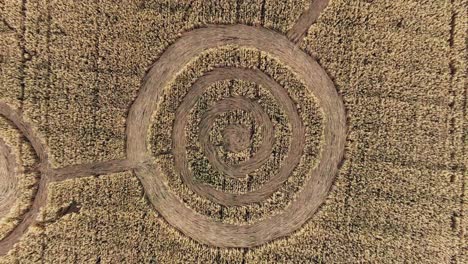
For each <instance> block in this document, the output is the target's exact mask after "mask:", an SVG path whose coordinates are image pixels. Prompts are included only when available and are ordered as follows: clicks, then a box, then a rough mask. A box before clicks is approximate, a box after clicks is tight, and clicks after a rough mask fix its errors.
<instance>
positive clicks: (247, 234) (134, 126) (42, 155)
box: [0, 0, 346, 256]
mask: <svg viewBox="0 0 468 264" xmlns="http://www.w3.org/2000/svg"><path fill="white" fill-rule="evenodd" d="M327 3H328V0H315V1H312V2H311V5H310V8H309V9H308V10H306V11H305V12H304V13H303V14H302V15H301V16H300V18H299V20H298V21H297V23H296V24H295V25H294V26H293V27H292V29H291V30H290V31H289V32H288V33H287V37H286V36H284V35H280V34H278V33H276V32H273V31H270V30H268V29H265V28H259V27H257V28H253V27H249V26H244V25H234V26H221V25H210V26H207V27H205V28H201V29H197V30H193V31H190V32H186V33H184V34H182V36H181V38H180V39H184V40H188V41H182V42H181V41H177V42H176V43H174V44H173V45H171V46H170V47H169V48H168V49H167V50H166V51H165V53H164V54H163V55H162V56H161V57H160V58H159V59H158V61H157V62H156V63H155V64H154V65H157V66H158V67H154V66H153V67H152V69H151V71H150V72H149V73H148V75H147V77H146V78H145V80H143V83H144V86H143V87H142V89H141V90H140V91H139V96H138V97H137V99H136V100H135V102H134V104H133V106H132V108H131V110H130V113H129V116H128V119H127V131H126V133H127V158H126V159H124V160H112V161H105V162H97V163H93V164H83V165H74V166H68V167H64V168H58V169H53V168H51V166H50V164H49V159H48V156H47V150H46V147H45V145H44V144H43V143H42V142H41V140H40V139H39V138H37V137H36V136H35V131H34V130H33V128H32V127H31V126H30V125H29V124H28V123H27V122H25V121H24V120H23V118H22V113H21V112H19V111H17V110H15V109H12V108H10V107H9V106H8V105H6V104H4V103H0V115H2V116H4V117H6V118H7V119H9V120H10V121H12V122H13V124H14V125H15V126H16V127H17V128H18V129H19V130H20V132H21V133H22V134H23V135H24V136H25V137H26V138H27V140H28V141H29V142H30V143H31V145H32V147H33V148H34V150H35V152H36V154H37V156H38V158H39V166H38V167H37V168H36V170H37V171H39V172H40V174H41V177H40V180H39V182H38V186H37V192H36V195H35V198H34V200H33V202H32V204H31V206H30V208H29V211H28V212H26V213H25V214H23V216H22V220H21V221H20V223H19V224H18V225H17V226H16V227H15V228H14V229H13V230H12V231H11V232H10V233H9V234H8V235H6V236H5V237H4V238H3V239H2V240H0V256H1V255H6V254H7V253H8V252H9V251H10V250H11V249H12V248H13V246H14V245H15V244H16V243H17V242H18V241H19V240H20V239H21V237H22V236H23V235H24V233H25V232H26V231H27V230H28V228H29V227H30V226H31V225H34V224H35V223H36V221H37V219H36V218H37V216H38V214H39V212H40V210H41V208H42V207H43V206H44V205H45V203H46V201H47V184H48V183H51V182H58V181H63V180H68V179H74V178H79V177H86V176H91V175H96V176H97V175H102V174H108V173H115V172H122V171H128V170H132V169H134V170H135V171H136V172H138V175H139V178H140V180H141V181H142V184H143V186H144V189H145V192H146V194H147V196H148V198H149V200H150V201H151V203H152V204H153V206H154V207H155V208H156V209H157V210H158V211H161V214H162V215H163V217H164V218H165V219H166V220H167V221H168V222H169V223H171V224H172V225H173V226H175V227H176V228H177V229H179V230H180V231H182V232H183V233H185V234H186V235H189V236H190V237H192V238H194V239H196V240H198V241H200V242H202V243H206V244H210V245H214V246H218V247H252V246H256V245H260V244H262V243H264V242H266V241H270V240H272V239H275V238H278V237H281V236H284V235H286V234H287V233H289V232H291V231H292V230H295V229H297V228H298V227H300V226H301V225H302V224H303V223H304V222H305V221H306V220H307V219H308V218H309V217H310V216H311V214H313V213H314V212H315V210H316V209H317V208H318V207H319V205H320V204H321V203H322V202H323V200H324V198H325V197H326V194H327V193H328V190H329V188H330V186H331V185H332V182H333V179H334V175H335V174H336V171H337V168H338V164H339V162H340V161H341V159H342V155H343V149H344V138H345V134H346V131H345V130H346V125H345V123H346V122H345V113H344V107H343V104H342V101H341V98H340V97H339V95H338V94H337V93H336V90H335V89H334V86H333V83H332V82H331V80H330V79H329V78H328V76H327V75H326V73H325V72H324V71H323V70H322V69H321V68H320V66H319V65H318V64H317V63H316V62H315V61H314V60H313V59H312V58H311V57H309V56H308V55H306V54H305V53H304V52H302V51H301V50H300V49H299V47H298V44H297V43H298V42H300V41H301V40H302V39H303V37H304V36H305V34H306V33H307V30H308V29H309V27H310V26H311V25H312V24H313V23H314V22H315V20H316V19H317V18H318V16H319V14H320V13H321V12H322V10H323V9H324V8H325V7H326V5H327ZM252 33H255V34H252ZM207 39H211V40H213V41H210V42H209V43H207V41H206V40H207ZM194 43H198V44H199V45H197V44H195V45H193V44H194ZM228 44H237V45H240V46H253V47H257V48H259V49H260V50H263V51H266V52H270V53H272V54H274V55H276V56H279V57H281V59H282V62H283V63H285V64H286V65H288V66H291V67H292V68H293V69H294V70H295V72H296V73H299V75H300V76H301V77H303V78H304V81H305V83H306V84H307V85H308V88H311V89H312V92H313V93H314V95H316V96H317V97H319V98H320V106H321V107H322V108H324V109H325V110H326V112H327V116H326V118H327V121H326V124H327V125H326V127H325V131H324V135H325V140H324V146H327V147H326V148H325V151H323V152H322V154H321V155H322V159H321V162H320V165H319V166H317V168H316V169H314V171H313V175H316V176H320V175H324V174H326V175H330V177H325V180H323V179H322V178H320V177H312V179H311V180H310V181H308V182H307V184H306V186H305V187H304V189H306V190H309V191H307V192H301V195H299V196H298V199H297V201H296V202H295V203H294V204H293V206H291V207H290V208H288V210H287V212H284V213H282V214H281V215H280V217H279V218H275V219H267V220H265V221H261V222H258V223H255V224H253V225H249V226H233V225H227V224H223V223H215V224H213V223H212V222H209V221H207V219H202V218H200V216H199V215H197V214H196V213H195V212H193V211H191V210H190V209H188V208H186V207H184V206H183V205H182V204H181V203H180V201H179V200H178V199H177V197H175V196H173V195H172V196H171V195H168V196H166V195H163V196H161V194H162V193H164V194H166V193H168V192H167V189H166V187H167V186H164V184H158V183H155V181H154V175H155V174H158V168H156V167H154V166H153V165H150V164H149V161H151V159H152V158H151V156H150V154H149V153H148V142H147V140H146V138H147V137H146V134H147V131H148V129H149V124H150V121H151V115H152V113H153V112H154V110H155V107H156V106H157V105H156V104H155V103H154V102H156V101H157V100H158V97H159V93H158V92H156V93H152V92H151V93H150V92H149V91H150V90H151V89H152V88H151V87H164V85H165V84H167V83H168V82H169V81H170V80H171V78H173V77H174V76H175V75H176V74H177V71H179V70H180V69H181V66H183V65H185V64H186V63H187V61H188V60H189V59H191V58H193V57H195V56H196V55H198V54H199V53H200V52H202V51H203V50H206V49H207V48H210V47H217V46H220V45H228ZM285 52H286V53H285ZM296 53H299V54H302V55H301V56H299V57H298V56H294V55H293V54H296ZM310 69H312V70H313V71H312V72H310ZM222 73H223V70H222V69H221V70H220V71H219V73H218V74H220V75H219V76H221V75H222ZM244 74H245V75H246V76H250V75H251V74H252V73H244ZM249 74H250V75H249ZM215 75H216V74H215ZM161 76H163V77H164V78H159V77H161ZM254 76H255V77H249V78H257V79H258V78H259V80H257V81H260V82H265V83H271V80H269V79H268V78H267V77H264V76H263V75H261V74H254ZM216 78H217V77H216ZM147 95H149V96H147ZM148 110H153V111H148ZM298 133H299V134H298V135H299V136H300V135H302V133H303V131H302V132H301V130H299V132H298ZM2 149H4V148H2ZM0 150H1V149H0ZM301 154H302V153H301V152H298V153H294V155H293V156H292V159H296V158H297V157H298V156H300V155H301ZM178 169H182V168H178ZM283 176H284V177H280V178H279V179H278V180H277V181H278V182H276V183H275V184H271V185H270V187H268V186H267V188H266V189H265V190H263V194H259V195H254V196H252V197H250V198H249V196H246V198H241V197H237V198H233V197H226V196H223V195H221V196H219V197H218V200H219V202H221V203H224V204H228V205H229V204H231V205H232V204H236V205H237V204H239V203H240V204H242V203H246V202H252V201H254V200H258V199H263V198H265V197H266V196H265V195H267V194H270V193H271V192H272V190H274V188H275V186H277V185H278V184H280V183H281V182H282V181H284V180H285V178H287V176H288V175H287V173H286V172H285V173H284V175H283ZM205 191H206V190H205ZM201 192H204V190H201ZM206 193H208V194H209V191H207V192H206ZM244 199H245V201H243V200H244ZM168 212H169V213H168ZM170 212H177V213H174V214H171V213H170ZM180 212H184V214H186V215H185V216H184V217H185V219H189V221H190V220H192V221H193V222H192V223H193V224H192V225H186V221H187V220H184V221H182V219H181V216H180ZM291 215H292V216H293V217H291ZM277 223H283V224H281V225H278V224H277ZM235 233H237V234H238V235H235V236H232V235H233V234H235Z"/></svg>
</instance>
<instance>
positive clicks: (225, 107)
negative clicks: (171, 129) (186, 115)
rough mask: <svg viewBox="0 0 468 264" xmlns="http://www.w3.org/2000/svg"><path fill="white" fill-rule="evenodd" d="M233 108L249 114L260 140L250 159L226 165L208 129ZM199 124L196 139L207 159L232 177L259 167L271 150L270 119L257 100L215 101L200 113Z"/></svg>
mask: <svg viewBox="0 0 468 264" xmlns="http://www.w3.org/2000/svg"><path fill="white" fill-rule="evenodd" d="M196 99H197V98H196ZM233 109H241V110H244V111H246V112H250V113H252V115H253V116H254V120H255V122H256V124H257V125H258V126H260V127H261V133H262V143H261V145H260V148H259V150H258V151H257V153H255V155H254V156H253V157H252V158H250V159H248V160H246V161H244V162H241V163H238V164H233V165H228V164H226V163H225V162H223V161H222V160H221V158H220V157H219V155H217V153H216V150H215V148H214V146H213V144H211V142H210V131H211V130H212V128H213V126H214V121H215V119H216V118H217V117H218V116H219V115H221V114H223V113H225V112H229V111H232V110H233ZM199 127H200V131H199V141H200V143H201V146H202V149H203V152H204V154H205V155H206V157H207V159H208V160H209V161H210V162H211V164H212V165H213V166H214V167H215V168H216V169H217V170H219V171H220V172H222V173H224V175H226V176H229V177H232V178H245V177H246V176H247V174H249V173H251V172H252V171H254V170H256V169H258V168H260V167H261V166H262V165H263V163H264V162H265V161H266V160H267V159H268V157H269V156H270V154H271V152H272V151H273V144H274V141H275V137H274V132H273V124H272V123H271V120H270V118H269V117H268V115H267V114H266V113H265V111H263V109H262V108H261V106H260V105H259V104H258V103H257V102H254V101H251V100H250V99H247V98H245V97H242V96H234V97H228V98H225V99H222V100H220V101H218V102H216V103H215V105H214V106H212V107H211V108H210V109H209V110H208V111H207V112H206V113H205V114H204V115H203V117H202V120H201V122H200V125H199ZM174 140H175V138H174ZM176 144H177V143H176Z"/></svg>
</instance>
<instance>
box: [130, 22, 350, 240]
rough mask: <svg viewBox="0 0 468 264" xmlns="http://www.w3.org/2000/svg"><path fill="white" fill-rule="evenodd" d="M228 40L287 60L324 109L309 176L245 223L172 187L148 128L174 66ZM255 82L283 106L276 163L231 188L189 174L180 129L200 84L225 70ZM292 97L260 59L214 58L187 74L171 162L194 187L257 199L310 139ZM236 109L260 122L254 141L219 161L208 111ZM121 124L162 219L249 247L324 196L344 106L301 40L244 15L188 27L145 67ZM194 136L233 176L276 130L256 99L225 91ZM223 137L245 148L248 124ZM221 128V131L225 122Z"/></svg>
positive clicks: (306, 214) (267, 149)
mask: <svg viewBox="0 0 468 264" xmlns="http://www.w3.org/2000/svg"><path fill="white" fill-rule="evenodd" d="M228 45H235V46H241V47H246V48H252V49H256V50H259V51H261V52H264V53H266V54H268V55H269V56H271V57H273V58H275V59H277V60H278V61H280V62H281V63H282V64H284V65H286V66H287V67H288V68H289V70H290V71H291V72H293V73H294V74H295V76H296V77H297V78H298V79H300V80H301V81H302V82H303V83H304V85H305V87H306V88H307V91H308V92H309V93H311V94H313V95H314V97H315V98H316V99H317V102H318V105H319V107H320V109H321V111H322V112H323V116H324V122H323V131H322V133H321V148H320V155H319V161H318V163H317V164H316V165H315V167H313V169H311V170H310V172H309V177H308V178H307V179H306V181H305V183H304V184H303V187H302V189H301V190H300V191H299V192H298V193H297V194H296V195H295V199H294V200H293V201H292V202H291V203H290V204H289V205H288V206H287V207H285V208H284V209H283V210H282V211H281V212H280V213H278V214H274V215H272V216H270V217H268V218H265V219H262V220H260V221H257V222H254V223H251V224H248V225H237V224H234V223H225V222H220V221H216V220H215V219H213V218H210V217H207V216H205V215H202V214H200V213H198V212H196V211H195V210H193V209H192V208H189V207H187V206H186V204H185V203H184V202H183V201H182V200H181V199H180V198H179V197H178V196H177V194H176V193H175V192H174V191H172V190H171V188H170V186H169V184H168V180H167V178H166V177H165V176H164V173H163V172H162V169H161V166H160V165H159V164H158V163H157V162H156V163H154V162H148V161H151V160H152V153H151V151H150V149H151V147H150V143H149V140H148V131H150V127H151V123H152V122H157V121H158V120H153V117H154V116H153V114H154V113H155V112H156V111H157V110H158V107H160V105H161V104H160V102H161V101H162V100H164V96H163V93H164V91H166V89H167V87H168V86H170V85H171V84H172V83H173V82H174V80H175V79H176V77H177V76H178V74H179V73H180V71H181V69H184V67H185V66H186V65H188V64H189V63H190V62H191V61H192V60H193V59H194V58H196V57H197V56H199V55H200V54H202V53H203V52H205V51H207V50H210V49H214V48H217V47H221V46H228ZM232 79H237V80H244V81H246V82H253V83H256V84H258V85H260V86H261V87H264V88H265V89H267V90H268V92H269V93H271V95H272V96H273V97H274V99H275V101H276V102H278V104H280V106H281V108H282V110H283V111H284V112H285V114H286V116H287V118H288V121H289V126H290V130H291V141H290V147H289V149H288V153H287V155H286V157H285V158H284V161H283V162H282V166H281V167H280V168H279V170H278V171H277V173H275V175H273V176H272V177H271V178H269V180H268V181H267V182H266V183H264V184H263V185H261V186H260V187H259V188H257V189H255V190H252V191H249V192H246V193H230V192H224V191H222V190H219V189H216V188H214V187H212V186H210V185H207V184H202V183H199V182H197V181H196V180H194V173H196V171H195V172H194V171H193V170H191V169H190V166H189V162H188V160H187V154H186V151H187V139H186V137H185V136H184V135H185V133H186V126H187V123H188V122H189V121H188V117H187V116H188V113H189V112H190V111H191V109H192V108H193V107H194V105H195V102H196V101H197V99H198V98H199V97H200V96H201V95H202V94H203V92H204V90H205V89H206V87H207V86H209V85H211V84H213V83H216V82H219V81H223V80H232ZM300 107H304V106H301V105H298V102H296V101H294V100H292V99H291V98H290V96H289V94H288V91H286V89H284V87H282V85H281V84H280V83H278V82H277V80H273V79H272V78H271V77H270V76H269V75H267V74H265V73H264V72H262V71H260V70H259V69H258V68H257V69H256V68H245V67H242V66H241V67H222V66H220V67H212V68H211V69H210V70H209V71H208V72H207V73H204V74H203V75H202V76H201V77H199V78H197V80H196V81H195V82H194V83H192V85H191V87H190V89H189V90H188V92H187V94H185V95H184V96H183V99H182V100H181V103H180V104H179V105H177V110H176V111H175V116H174V122H173V127H172V131H171V135H172V137H171V139H172V142H171V145H172V149H171V150H170V151H171V153H172V155H173V159H174V171H175V173H176V174H177V175H179V177H180V178H181V179H182V181H183V183H184V184H185V185H186V186H187V187H188V188H190V190H192V191H193V192H194V193H196V194H197V195H199V196H201V197H204V198H206V199H208V200H210V201H212V202H214V203H217V204H220V205H223V206H244V205H248V204H253V203H260V202H262V201H264V200H265V199H267V198H268V197H269V196H271V195H272V194H273V193H274V192H275V191H276V190H277V189H278V188H279V187H280V186H281V185H282V184H283V183H285V181H287V180H288V178H289V177H291V175H292V173H293V170H294V168H295V167H296V166H297V165H298V163H299V160H300V158H301V156H303V155H304V144H305V142H306V140H307V138H306V133H305V128H304V124H303V120H302V119H301V117H300V116H299V114H298V108H300ZM233 110H240V111H244V112H247V113H249V114H250V115H251V116H252V119H253V120H254V123H255V124H256V125H257V126H258V130H259V131H260V135H261V136H260V137H261V142H260V143H259V146H258V148H257V149H256V151H255V152H254V153H253V154H252V155H251V156H250V158H248V159H246V160H243V161H240V162H238V163H236V164H228V163H226V162H224V161H223V160H222V159H221V158H220V157H219V155H218V154H217V152H216V151H215V146H214V145H213V140H212V139H211V136H210V131H211V130H212V129H213V126H214V123H215V120H216V119H217V118H218V117H220V116H221V115H222V114H223V113H225V112H228V111H233ZM128 121H129V122H128V127H127V135H128V138H127V140H128V141H127V144H128V145H127V152H128V153H127V154H128V158H129V159H131V160H132V161H135V162H145V163H144V164H145V165H144V166H141V167H139V168H137V169H136V170H135V172H136V175H137V176H138V177H139V178H140V180H141V182H142V184H143V187H144V189H145V192H146V195H147V196H148V198H149V200H150V201H151V203H152V204H153V206H154V207H155V208H156V209H157V210H158V211H159V212H160V214H161V215H162V216H163V217H164V218H165V219H166V221H167V222H168V223H169V224H171V225H173V226H174V227H176V228H177V229H179V230H180V231H181V232H182V233H184V234H186V235H187V236H189V237H191V238H193V239H195V240H197V241H200V242H202V243H206V244H209V245H213V246H217V247H253V246H257V245H260V244H263V243H265V242H268V241H270V240H273V239H276V238H279V237H283V236H285V235H288V234H289V233H291V232H293V231H294V230H296V229H298V228H299V227H300V226H301V225H302V224H304V222H305V221H307V220H308V219H309V218H310V217H311V216H312V215H313V214H314V212H315V211H316V210H317V208H318V207H319V206H320V204H322V203H323V201H324V200H325V198H326V195H327V193H328V190H329V188H330V186H331V184H332V182H333V179H334V175H335V174H336V171H337V167H338V164H339V162H340V160H341V158H342V154H343V150H344V141H345V115H344V106H343V103H342V101H341V98H340V97H339V96H338V94H337V92H336V90H335V88H334V86H333V83H332V82H331V80H330V79H329V78H328V76H327V74H326V73H325V71H324V70H323V69H322V68H321V67H320V66H319V65H318V64H317V62H316V61H315V60H314V59H312V58H311V57H310V56H308V55H307V54H306V53H304V52H303V51H302V50H300V49H298V48H297V46H296V45H295V44H294V43H292V42H290V41H289V40H288V39H287V38H286V37H285V36H283V35H280V34H278V33H275V32H273V31H270V30H267V29H264V28H257V27H250V26H245V25H234V26H210V27H207V28H201V29H196V30H193V31H191V32H188V33H185V34H184V35H183V36H182V37H181V38H180V39H179V40H178V41H177V42H176V43H174V44H173V45H172V46H170V47H169V48H168V49H167V50H166V51H165V53H164V54H163V55H162V56H161V57H160V58H159V59H158V61H157V62H156V63H155V64H154V65H153V66H152V68H151V70H150V71H149V72H148V74H147V76H146V78H145V80H144V85H143V87H142V90H141V91H140V94H139V96H138V98H137V99H136V100H135V103H134V105H133V106H132V108H131V110H130V113H129V119H128ZM198 121H199V122H198V128H199V133H198V141H199V143H200V146H201V149H202V153H203V154H204V156H205V157H206V158H207V159H208V161H209V162H210V164H211V166H212V167H213V168H214V169H216V170H217V171H219V172H221V173H222V174H223V175H224V176H225V177H228V178H232V179H240V178H243V177H245V176H246V174H249V173H250V172H252V171H254V170H256V169H258V168H259V167H260V166H262V165H263V164H264V162H265V161H266V159H267V158H268V157H269V156H271V155H272V145H273V144H274V142H275V140H277V139H276V138H275V137H274V135H273V130H274V129H275V127H274V126H273V125H272V120H271V118H270V117H269V116H268V115H267V114H266V113H265V109H262V107H260V106H259V105H258V103H256V102H255V101H252V100H250V99H248V98H245V97H242V96H226V97H225V98H222V99H221V100H219V101H217V102H215V103H214V104H213V105H210V106H208V107H207V109H206V111H205V112H204V113H203V115H202V117H201V119H200V120H198ZM224 131H227V132H229V133H227V132H225V134H223V140H224V141H225V142H224V145H225V146H226V148H227V149H228V151H231V152H237V151H242V150H244V149H245V148H247V146H248V143H249V142H250V139H249V138H245V137H246V136H245V135H246V134H248V133H247V132H246V131H248V128H247V127H246V126H245V125H242V124H231V125H229V126H227V127H226V128H225V130H224ZM223 133H224V132H223Z"/></svg>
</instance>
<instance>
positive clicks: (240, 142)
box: [223, 124, 250, 153]
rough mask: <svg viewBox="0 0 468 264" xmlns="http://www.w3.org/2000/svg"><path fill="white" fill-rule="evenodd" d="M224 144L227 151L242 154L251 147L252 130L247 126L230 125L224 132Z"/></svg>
mask: <svg viewBox="0 0 468 264" xmlns="http://www.w3.org/2000/svg"><path fill="white" fill-rule="evenodd" d="M223 143H224V147H225V148H226V150H227V151H230V152H234V153H238V152H241V151H243V150H245V149H247V148H248V147H249V145H250V130H249V129H248V128H247V127H246V126H245V125H239V124H235V125H229V126H228V127H226V128H225V129H224V131H223Z"/></svg>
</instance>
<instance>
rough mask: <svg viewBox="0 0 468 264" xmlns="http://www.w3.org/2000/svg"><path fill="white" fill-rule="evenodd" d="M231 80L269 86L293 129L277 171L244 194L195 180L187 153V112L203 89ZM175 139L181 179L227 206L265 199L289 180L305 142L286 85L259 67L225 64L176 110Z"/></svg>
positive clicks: (201, 80) (195, 86) (200, 82)
mask: <svg viewBox="0 0 468 264" xmlns="http://www.w3.org/2000/svg"><path fill="white" fill-rule="evenodd" d="M229 79H239V80H245V81H250V82H254V83H257V84H259V85H261V86H263V87H267V89H269V91H270V93H271V94H272V95H273V97H274V98H275V100H277V101H278V102H282V104H281V106H282V107H283V110H284V112H285V113H286V115H287V116H288V118H289V122H290V125H291V130H292V133H291V144H290V146H289V151H288V154H287V157H286V158H285V159H284V162H283V164H282V166H281V167H280V168H279V170H278V172H277V173H276V174H275V175H273V176H272V177H271V178H270V180H269V181H268V182H266V183H264V184H263V185H262V186H260V187H259V188H258V189H256V190H253V191H250V192H247V193H241V194H238V193H229V192H224V191H221V190H218V189H216V188H214V187H212V186H210V185H207V184H202V183H196V182H195V181H194V180H193V175H192V174H193V172H192V171H191V170H190V169H189V166H188V160H187V153H186V152H187V151H186V145H187V143H186V137H185V127H186V124H187V121H188V119H187V118H186V116H185V115H186V114H187V113H189V112H190V109H192V108H193V106H194V105H195V103H196V100H197V99H198V98H199V97H200V96H201V95H202V94H203V92H204V89H205V88H206V87H208V86H209V84H211V83H214V82H217V81H222V80H229ZM172 140H173V147H174V150H173V154H174V164H175V168H176V170H177V172H178V173H179V174H180V176H181V178H182V181H183V182H184V183H185V185H186V186H187V187H188V188H189V189H191V190H192V191H193V192H195V193H196V194H198V195H199V196H201V197H205V198H207V199H209V200H211V201H213V202H215V203H218V204H222V205H225V206H241V205H247V204H252V203H257V202H262V201H264V200H265V199H267V198H268V197H269V196H271V195H272V194H273V193H274V192H275V191H276V190H277V189H278V188H279V187H280V186H281V184H283V183H284V182H285V181H286V180H287V179H288V177H289V176H290V175H291V173H292V172H293V170H294V169H295V167H296V166H297V165H298V164H299V162H300V157H301V156H302V152H303V147H304V144H305V131H304V127H303V126H302V122H301V119H300V117H299V115H298V112H297V109H296V107H295V105H294V103H293V102H292V100H291V98H290V97H289V95H288V93H287V91H286V90H285V89H284V88H283V87H281V86H280V85H279V84H277V83H276V82H275V81H274V80H272V79H271V78H270V77H268V76H267V75H266V74H265V73H263V72H261V71H260V70H257V69H242V68H230V67H226V68H215V69H213V70H212V71H210V72H208V73H206V74H205V75H203V76H202V77H200V78H199V79H197V81H196V82H195V83H194V84H193V85H192V88H191V89H190V90H189V92H188V93H187V95H186V96H185V97H184V100H183V101H182V103H181V104H180V106H179V108H178V109H177V111H176V115H175V119H174V128H173V133H172ZM267 154H268V153H267ZM267 158H268V157H267Z"/></svg>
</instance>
